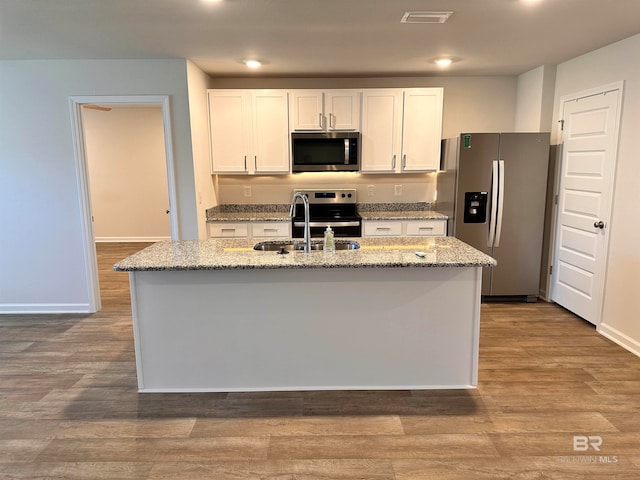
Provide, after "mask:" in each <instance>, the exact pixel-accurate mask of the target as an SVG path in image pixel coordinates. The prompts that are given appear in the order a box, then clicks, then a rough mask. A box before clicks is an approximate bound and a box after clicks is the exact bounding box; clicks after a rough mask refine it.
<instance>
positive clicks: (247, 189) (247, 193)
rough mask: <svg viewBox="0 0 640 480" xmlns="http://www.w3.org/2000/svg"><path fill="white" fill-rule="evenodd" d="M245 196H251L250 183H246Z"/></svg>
mask: <svg viewBox="0 0 640 480" xmlns="http://www.w3.org/2000/svg"><path fill="white" fill-rule="evenodd" d="M244 196H245V197H250V196H251V186H250V185H245V186H244Z"/></svg>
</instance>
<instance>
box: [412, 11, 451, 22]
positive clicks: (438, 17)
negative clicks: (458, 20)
mask: <svg viewBox="0 0 640 480" xmlns="http://www.w3.org/2000/svg"><path fill="white" fill-rule="evenodd" d="M451 15H453V12H405V13H404V15H403V16H402V19H401V20H400V23H444V22H446V21H447V20H448V19H449V17H450V16H451Z"/></svg>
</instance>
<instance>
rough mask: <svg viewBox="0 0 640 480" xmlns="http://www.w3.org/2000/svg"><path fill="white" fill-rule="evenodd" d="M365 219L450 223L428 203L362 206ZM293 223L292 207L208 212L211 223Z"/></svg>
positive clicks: (230, 207)
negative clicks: (290, 210)
mask: <svg viewBox="0 0 640 480" xmlns="http://www.w3.org/2000/svg"><path fill="white" fill-rule="evenodd" d="M358 213H359V214H360V216H361V217H362V218H363V220H446V219H447V216H446V215H443V214H442V213H439V212H436V211H434V210H431V205H430V204H429V203H426V202H417V203H359V204H358ZM282 221H289V205H285V204H248V205H242V204H228V205H219V206H217V207H212V208H209V209H207V222H282Z"/></svg>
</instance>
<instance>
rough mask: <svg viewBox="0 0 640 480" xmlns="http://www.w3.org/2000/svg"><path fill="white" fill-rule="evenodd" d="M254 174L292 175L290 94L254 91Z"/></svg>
mask: <svg viewBox="0 0 640 480" xmlns="http://www.w3.org/2000/svg"><path fill="white" fill-rule="evenodd" d="M251 96H252V107H253V108H252V114H253V170H254V173H289V171H290V169H291V166H290V160H289V108H288V103H287V92H285V91H282V90H271V91H269V90H265V91H260V92H253V93H252V94H251Z"/></svg>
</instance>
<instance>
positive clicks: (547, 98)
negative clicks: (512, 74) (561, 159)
mask: <svg viewBox="0 0 640 480" xmlns="http://www.w3.org/2000/svg"><path fill="white" fill-rule="evenodd" d="M555 74H556V67H555V66H551V65H541V66H539V67H537V68H534V69H533V70H530V71H528V72H526V73H523V74H522V75H518V84H517V97H516V119H515V131H516V132H549V131H551V120H552V118H551V117H552V109H553V99H554V87H555V85H554V84H555Z"/></svg>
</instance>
